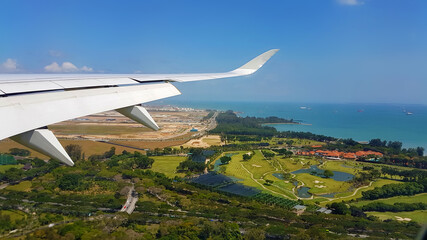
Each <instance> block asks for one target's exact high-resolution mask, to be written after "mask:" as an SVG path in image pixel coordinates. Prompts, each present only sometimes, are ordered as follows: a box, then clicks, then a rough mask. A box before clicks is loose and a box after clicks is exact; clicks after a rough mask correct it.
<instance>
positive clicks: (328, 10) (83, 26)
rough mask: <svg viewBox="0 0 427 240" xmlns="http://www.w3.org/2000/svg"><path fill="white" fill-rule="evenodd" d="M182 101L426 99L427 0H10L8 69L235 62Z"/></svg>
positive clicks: (160, 67) (0, 32) (3, 16)
mask: <svg viewBox="0 0 427 240" xmlns="http://www.w3.org/2000/svg"><path fill="white" fill-rule="evenodd" d="M272 48H280V49H281V51H280V52H279V53H278V54H277V55H276V56H274V57H273V58H272V59H271V60H270V62H269V63H267V64H266V65H265V66H264V67H263V69H261V70H260V71H259V72H258V73H256V74H255V75H253V76H249V77H242V78H236V79H224V80H216V81H204V82H193V83H181V84H175V85H176V86H177V87H178V88H179V89H180V90H181V91H182V93H183V96H180V97H177V98H176V99H178V100H187V99H188V100H196V101H205V100H216V101H230V100H237V101H255V100H256V101H283V102H338V103H347V102H352V103H354V102H369V103H418V104H427V97H426V92H427V1H424V0H294V1H285V0H278V1H273V0H269V1H247V0H246V1H238V0H233V1H230V0H228V1H220V0H216V1H162V0H153V1H105V0H103V1H78V0H73V1H71V0H70V1H30V0H28V1H20V0H14V1H12V0H5V1H1V2H0V71H1V72H8V73H44V72H48V71H51V72H52V71H56V72H58V71H65V72H94V73H101V72H102V73H135V72H141V73H184V72H216V71H218V72H219V71H228V70H231V69H233V68H235V67H238V66H240V65H242V64H243V63H245V62H246V61H248V60H250V59H251V58H253V57H255V56H256V55H258V54H260V53H262V52H264V51H266V50H269V49H272Z"/></svg>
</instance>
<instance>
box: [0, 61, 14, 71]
mask: <svg viewBox="0 0 427 240" xmlns="http://www.w3.org/2000/svg"><path fill="white" fill-rule="evenodd" d="M17 70H18V64H17V63H16V60H15V59H11V58H8V59H6V61H5V62H4V63H2V64H1V65H0V71H1V72H16V71H17Z"/></svg>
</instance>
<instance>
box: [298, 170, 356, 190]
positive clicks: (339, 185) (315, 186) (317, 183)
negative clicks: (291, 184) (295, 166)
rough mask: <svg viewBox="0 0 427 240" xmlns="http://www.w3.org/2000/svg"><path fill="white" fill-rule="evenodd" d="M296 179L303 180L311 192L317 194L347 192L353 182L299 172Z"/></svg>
mask: <svg viewBox="0 0 427 240" xmlns="http://www.w3.org/2000/svg"><path fill="white" fill-rule="evenodd" d="M296 179H298V180H300V181H302V182H303V183H304V184H305V185H306V186H307V187H309V188H310V190H309V192H310V193H312V194H317V195H319V194H326V193H334V192H346V191H348V189H349V187H350V186H351V184H350V183H347V182H339V181H335V180H333V179H331V178H322V177H318V176H314V175H311V174H308V173H300V174H297V176H296Z"/></svg>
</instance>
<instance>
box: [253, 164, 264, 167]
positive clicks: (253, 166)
mask: <svg viewBox="0 0 427 240" xmlns="http://www.w3.org/2000/svg"><path fill="white" fill-rule="evenodd" d="M252 167H262V166H260V165H255V164H252Z"/></svg>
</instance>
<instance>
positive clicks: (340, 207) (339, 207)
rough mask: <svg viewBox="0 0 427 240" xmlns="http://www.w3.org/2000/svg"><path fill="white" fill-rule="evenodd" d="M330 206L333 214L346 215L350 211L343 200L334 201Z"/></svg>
mask: <svg viewBox="0 0 427 240" xmlns="http://www.w3.org/2000/svg"><path fill="white" fill-rule="evenodd" d="M331 208H332V213H333V214H340V215H346V214H348V213H350V210H349V209H348V207H347V205H346V204H345V203H343V202H340V203H338V202H334V203H332V204H331Z"/></svg>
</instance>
